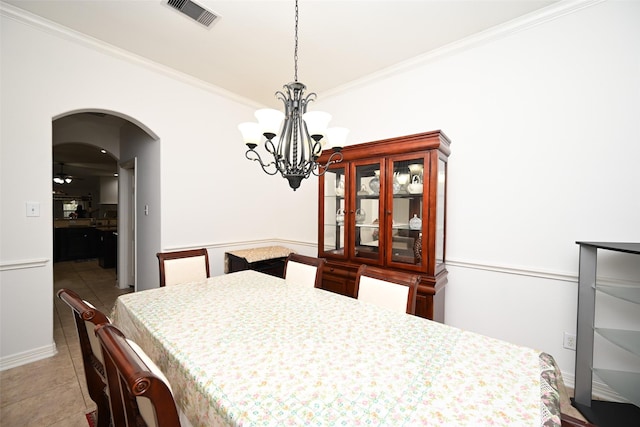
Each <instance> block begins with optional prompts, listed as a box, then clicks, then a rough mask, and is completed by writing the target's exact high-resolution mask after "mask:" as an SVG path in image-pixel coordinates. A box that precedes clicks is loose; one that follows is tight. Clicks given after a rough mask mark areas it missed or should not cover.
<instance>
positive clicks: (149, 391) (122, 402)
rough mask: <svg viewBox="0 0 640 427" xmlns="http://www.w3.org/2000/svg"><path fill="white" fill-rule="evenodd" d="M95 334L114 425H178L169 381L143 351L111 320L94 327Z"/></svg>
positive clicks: (171, 426) (162, 426) (177, 416)
mask: <svg viewBox="0 0 640 427" xmlns="http://www.w3.org/2000/svg"><path fill="white" fill-rule="evenodd" d="M96 335H97V336H98V340H99V341H100V345H101V347H102V355H103V358H104V362H105V370H106V373H107V383H108V385H109V396H111V399H110V404H111V413H112V415H113V423H114V425H115V426H125V425H126V426H141V425H144V426H147V427H180V416H179V415H178V409H177V407H176V403H175V400H174V398H173V393H172V391H171V386H170V385H169V381H167V378H166V377H165V375H164V374H163V373H162V371H160V369H159V368H158V367H157V365H156V364H155V363H153V361H152V360H151V359H150V358H149V357H148V356H147V354H146V353H145V352H144V351H143V350H142V349H141V348H140V347H139V346H138V345H137V344H136V343H134V342H133V341H131V340H128V339H126V338H125V336H124V334H123V333H122V332H121V331H120V330H119V329H118V328H116V327H115V326H113V325H111V324H105V325H101V326H100V327H98V328H96ZM142 421H144V422H142Z"/></svg>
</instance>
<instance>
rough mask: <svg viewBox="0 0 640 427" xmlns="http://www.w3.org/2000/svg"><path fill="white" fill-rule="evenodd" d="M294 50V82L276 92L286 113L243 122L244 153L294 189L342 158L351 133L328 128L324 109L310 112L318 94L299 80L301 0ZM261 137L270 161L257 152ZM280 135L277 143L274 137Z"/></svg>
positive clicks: (269, 112)
mask: <svg viewBox="0 0 640 427" xmlns="http://www.w3.org/2000/svg"><path fill="white" fill-rule="evenodd" d="M295 12H296V13H295V16H296V18H295V50H294V55H293V63H294V81H293V82H291V83H289V84H286V85H284V86H283V89H284V90H283V91H277V92H276V94H275V95H276V98H277V99H279V100H281V101H282V103H283V104H284V113H283V112H281V111H279V110H274V109H268V108H265V109H260V110H257V111H256V112H255V116H256V119H257V120H258V123H240V124H239V125H238V129H240V132H241V133H242V137H243V139H244V142H245V144H247V147H248V148H249V149H248V150H247V152H246V153H245V156H246V158H247V159H249V160H254V161H256V162H258V163H259V164H260V166H261V167H262V170H263V171H264V172H265V173H266V174H268V175H275V174H277V173H280V174H281V175H282V176H283V177H284V178H286V179H287V180H288V181H289V186H290V187H291V188H293V190H294V191H295V190H296V189H297V188H298V187H300V183H301V182H302V180H303V179H305V178H309V176H311V174H314V175H315V176H321V175H323V174H324V173H325V172H326V171H327V169H328V167H329V166H330V165H332V164H334V163H338V162H340V161H342V153H341V152H340V151H341V149H342V146H343V145H344V141H345V139H346V137H347V133H348V132H349V131H348V129H346V128H338V127H334V128H329V129H327V125H328V124H329V121H330V120H331V115H330V114H329V113H325V112H322V111H309V112H307V104H308V103H309V102H311V101H314V100H315V99H316V94H315V93H309V94H308V95H305V90H306V88H307V87H306V86H305V85H304V84H302V83H301V82H299V81H298V0H296V9H295ZM262 137H264V138H265V141H264V148H265V149H266V151H267V153H268V155H269V156H270V157H269V159H271V158H272V160H271V161H268V162H267V163H265V162H264V161H263V160H262V157H261V156H260V153H258V151H256V147H257V146H258V144H260V142H261V140H262ZM276 137H277V138H278V141H277V146H276V145H275V143H274V139H275V138H276ZM327 140H328V143H329V144H331V145H332V146H333V151H334V152H333V153H332V154H331V156H329V158H328V159H327V162H326V163H325V164H319V163H318V157H320V153H321V152H322V147H323V145H324V143H326V142H327Z"/></svg>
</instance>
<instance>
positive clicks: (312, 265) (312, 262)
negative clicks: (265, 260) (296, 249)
mask: <svg viewBox="0 0 640 427" xmlns="http://www.w3.org/2000/svg"><path fill="white" fill-rule="evenodd" d="M325 262H326V260H325V259H324V258H314V257H309V256H305V255H298V254H289V256H288V257H287V262H286V263H285V265H284V279H285V280H286V282H287V283H293V284H301V285H308V286H313V287H315V288H321V287H322V268H323V267H324V264H325Z"/></svg>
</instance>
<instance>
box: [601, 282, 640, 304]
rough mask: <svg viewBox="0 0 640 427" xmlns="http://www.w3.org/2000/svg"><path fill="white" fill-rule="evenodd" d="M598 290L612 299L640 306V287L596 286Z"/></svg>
mask: <svg viewBox="0 0 640 427" xmlns="http://www.w3.org/2000/svg"><path fill="white" fill-rule="evenodd" d="M596 290H598V291H600V292H602V293H605V294H607V295H611V296H612V297H616V298H620V299H623V300H625V301H629V302H633V303H636V304H640V286H614V285H596Z"/></svg>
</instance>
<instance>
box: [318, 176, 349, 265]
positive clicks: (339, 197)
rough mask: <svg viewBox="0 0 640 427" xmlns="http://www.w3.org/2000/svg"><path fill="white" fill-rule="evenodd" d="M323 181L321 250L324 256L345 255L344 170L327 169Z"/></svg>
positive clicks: (345, 205)
mask: <svg viewBox="0 0 640 427" xmlns="http://www.w3.org/2000/svg"><path fill="white" fill-rule="evenodd" d="M320 179H323V180H324V215H323V217H324V220H323V229H324V231H323V250H324V252H325V253H326V254H331V255H342V256H344V255H345V252H344V248H345V236H346V234H345V230H346V223H345V220H346V210H347V204H346V199H345V196H346V182H345V169H344V167H342V168H332V169H329V170H328V171H327V172H326V173H325V174H324V175H323V176H322V177H321V178H320Z"/></svg>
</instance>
